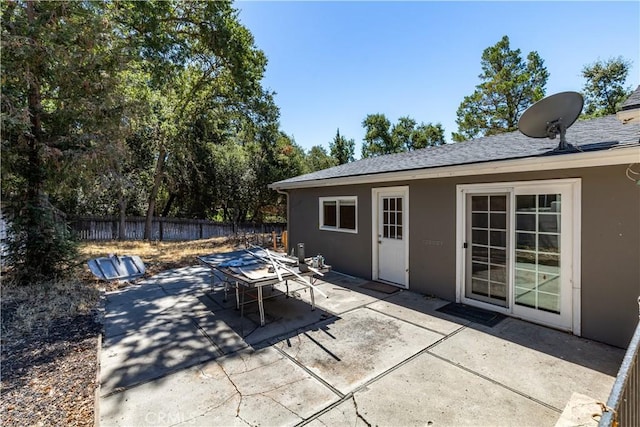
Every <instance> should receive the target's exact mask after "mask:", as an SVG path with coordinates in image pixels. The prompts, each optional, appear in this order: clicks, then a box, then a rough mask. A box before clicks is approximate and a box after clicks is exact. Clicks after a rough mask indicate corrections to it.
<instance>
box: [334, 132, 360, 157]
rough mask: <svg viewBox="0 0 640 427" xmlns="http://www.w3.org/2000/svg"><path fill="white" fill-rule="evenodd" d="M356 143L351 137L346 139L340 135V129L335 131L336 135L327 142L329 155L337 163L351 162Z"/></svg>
mask: <svg viewBox="0 0 640 427" xmlns="http://www.w3.org/2000/svg"><path fill="white" fill-rule="evenodd" d="M355 147H356V143H355V141H354V140H353V139H347V138H345V137H344V136H342V135H340V129H338V130H337V131H336V136H335V137H334V138H333V141H331V142H330V143H329V150H330V153H331V157H333V158H334V159H336V161H337V163H338V164H339V165H343V164H345V163H349V162H353V160H354V157H353V156H354V154H355Z"/></svg>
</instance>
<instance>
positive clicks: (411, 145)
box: [362, 114, 445, 158]
mask: <svg viewBox="0 0 640 427" xmlns="http://www.w3.org/2000/svg"><path fill="white" fill-rule="evenodd" d="M362 126H363V127H364V128H365V129H366V134H365V137H364V144H363V145H362V157H363V158H366V157H373V156H379V155H383V154H391V153H400V152H403V151H412V150H418V149H421V148H426V147H431V146H436V145H442V144H444V143H445V140H444V129H443V127H442V125H441V124H440V123H437V124H435V125H433V124H431V123H429V124H424V123H420V124H419V125H418V124H417V122H416V121H415V120H414V119H412V118H410V117H400V118H399V119H398V123H396V124H395V125H393V126H391V122H390V121H389V119H387V117H386V116H385V115H384V114H370V115H368V116H367V117H366V118H365V119H364V121H363V122H362Z"/></svg>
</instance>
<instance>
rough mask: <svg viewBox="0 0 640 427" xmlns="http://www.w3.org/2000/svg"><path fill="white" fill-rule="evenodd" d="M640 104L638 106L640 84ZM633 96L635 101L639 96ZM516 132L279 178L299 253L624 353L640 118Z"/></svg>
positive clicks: (637, 253)
mask: <svg viewBox="0 0 640 427" xmlns="http://www.w3.org/2000/svg"><path fill="white" fill-rule="evenodd" d="M632 98H633V99H636V102H635V104H633V105H631V108H630V105H626V107H625V111H627V112H628V111H631V110H634V108H635V109H638V108H640V102H638V101H640V87H639V88H638V90H637V91H636V93H634V95H633V97H632ZM630 99H631V98H630ZM566 138H567V141H568V142H569V143H571V144H573V145H574V146H576V147H578V148H579V151H574V152H566V153H558V152H554V149H555V148H556V147H557V145H558V142H557V140H550V139H546V138H545V139H534V138H529V137H526V136H524V135H523V134H521V133H520V132H511V133H507V134H501V135H496V136H490V137H484V138H479V139H476V140H472V141H467V142H462V143H456V144H447V145H443V146H439V147H431V148H426V149H422V150H416V151H412V152H405V153H399V154H391V155H385V156H380V157H373V158H367V159H362V160H359V161H355V162H352V163H348V164H344V165H340V166H336V167H333V168H329V169H325V170H321V171H317V172H314V173H310V174H306V175H302V176H298V177H294V178H291V179H287V180H283V181H279V182H276V183H273V184H271V185H270V188H272V189H275V190H277V191H279V192H281V193H286V194H287V198H288V212H287V215H288V232H289V241H290V242H291V243H292V246H293V245H295V244H296V243H297V242H304V244H305V252H306V254H307V255H308V256H309V255H314V254H318V253H320V254H322V255H323V256H324V257H325V259H326V261H327V263H328V264H331V265H332V266H333V268H334V269H335V270H337V271H340V272H343V273H347V274H350V275H354V276H358V277H362V278H367V279H371V280H376V281H381V282H386V283H390V284H394V285H396V286H398V287H400V288H403V289H409V290H411V291H415V292H419V293H423V294H427V295H434V296H437V297H440V298H443V299H445V300H450V301H456V302H461V303H464V304H467V305H472V306H476V307H480V308H484V309H489V310H493V311H496V312H501V313H504V314H506V315H509V316H514V317H518V318H522V319H525V320H528V321H531V322H536V323H539V324H543V325H547V326H550V327H553V328H557V329H561V330H566V331H570V332H572V333H573V334H575V335H579V336H583V337H585V338H589V339H593V340H597V341H601V342H604V343H608V344H611V345H615V346H619V347H626V346H627V345H628V343H629V340H630V338H631V336H632V333H633V330H634V328H635V326H636V324H637V322H638V296H639V295H640V182H639V181H638V178H640V174H638V172H640V121H639V120H635V121H633V120H631V121H627V122H626V123H622V122H621V121H620V120H618V119H617V118H616V116H615V115H611V116H606V117H601V118H596V119H591V120H584V121H578V122H576V123H574V124H573V126H571V127H570V128H569V129H568V130H567V132H566Z"/></svg>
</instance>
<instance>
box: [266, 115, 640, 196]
mask: <svg viewBox="0 0 640 427" xmlns="http://www.w3.org/2000/svg"><path fill="white" fill-rule="evenodd" d="M566 139H567V142H569V143H570V144H573V145H574V146H576V147H578V148H579V149H580V150H582V151H593V150H602V149H607V148H611V147H614V146H624V145H634V144H635V145H638V143H639V142H640V124H637V123H629V124H622V123H620V121H618V120H617V119H616V117H615V116H613V115H611V116H605V117H600V118H596V119H590V120H583V121H578V122H576V123H574V124H573V126H571V127H570V128H569V129H567V133H566ZM558 142H559V138H556V139H554V140H551V139H547V138H541V139H537V138H529V137H527V136H525V135H523V134H522V133H520V132H519V131H515V132H509V133H504V134H500V135H494V136H489V137H483V138H478V139H474V140H471V141H466V142H458V143H454V144H445V145H441V146H439V147H429V148H424V149H421V150H415V151H409V152H404V153H398V154H387V155H384V156H378V157H370V158H366V159H362V160H358V161H355V162H351V163H346V164H344V165H340V166H335V167H332V168H328V169H324V170H320V171H317V172H313V173H309V174H306V175H300V176H297V177H294V178H289V179H286V180H283V181H279V182H276V183H273V184H272V185H271V186H272V187H276V188H277V187H279V186H280V185H282V184H284V185H286V184H292V183H303V182H305V181H316V180H328V179H333V178H344V177H352V176H359V175H370V174H383V173H387V172H397V171H408V170H417V169H431V168H438V167H443V166H455V165H465V164H474V163H482V162H489V161H500V160H510V159H519V158H525V157H536V156H550V155H563V154H562V153H554V152H553V150H554V149H555V148H556V147H557V146H558Z"/></svg>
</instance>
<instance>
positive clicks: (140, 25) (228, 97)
mask: <svg viewBox="0 0 640 427" xmlns="http://www.w3.org/2000/svg"><path fill="white" fill-rule="evenodd" d="M114 9H115V10H116V12H117V16H118V21H119V24H120V26H121V28H122V30H121V31H122V33H123V34H127V37H128V39H129V40H130V41H131V42H130V43H131V46H130V47H131V48H132V49H133V50H134V51H136V52H137V57H138V58H140V64H141V67H142V69H143V71H146V72H148V73H149V75H150V78H149V81H148V86H149V87H150V88H151V89H152V90H153V91H155V92H156V93H157V95H158V96H157V97H156V100H157V101H156V103H155V105H153V106H152V108H151V111H153V115H152V116H151V117H153V118H154V119H153V120H152V123H149V125H150V126H151V128H153V129H154V130H155V133H154V135H155V140H156V143H157V152H156V166H155V172H154V180H153V184H152V186H151V188H150V190H149V193H148V194H149V197H148V209H147V214H146V217H147V220H146V225H145V233H144V236H145V238H146V239H150V238H151V220H152V217H153V215H154V212H155V206H156V203H157V199H158V197H159V194H160V189H161V187H162V186H163V184H164V180H165V178H166V174H165V172H166V167H168V166H169V163H170V162H172V161H173V157H180V156H185V157H189V156H190V153H189V152H188V150H185V147H186V142H187V141H186V140H185V137H186V136H187V135H189V134H190V132H189V129H190V128H191V126H192V125H193V123H194V121H196V119H197V118H201V117H203V116H205V115H209V118H210V119H213V120H215V119H216V118H215V117H211V116H212V115H214V114H216V113H220V116H219V117H217V118H218V119H221V120H220V121H221V122H223V123H224V122H225V120H224V118H223V117H225V116H226V114H227V113H229V111H230V110H241V109H243V108H247V106H248V105H249V104H250V100H251V99H252V98H255V97H260V96H262V88H261V86H260V80H261V79H262V76H263V74H264V68H265V66H266V57H265V56H264V53H263V52H262V51H260V50H259V49H257V48H256V47H255V46H254V41H253V37H252V35H251V33H250V32H249V31H248V30H247V29H246V28H245V27H243V26H242V25H241V24H240V22H239V20H238V17H237V12H236V11H235V10H234V9H233V8H232V7H231V3H230V2H228V1H216V2H182V1H178V0H173V1H163V2H138V1H128V2H117V3H114ZM186 160H187V161H189V160H188V159H186ZM174 170H177V169H174Z"/></svg>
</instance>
